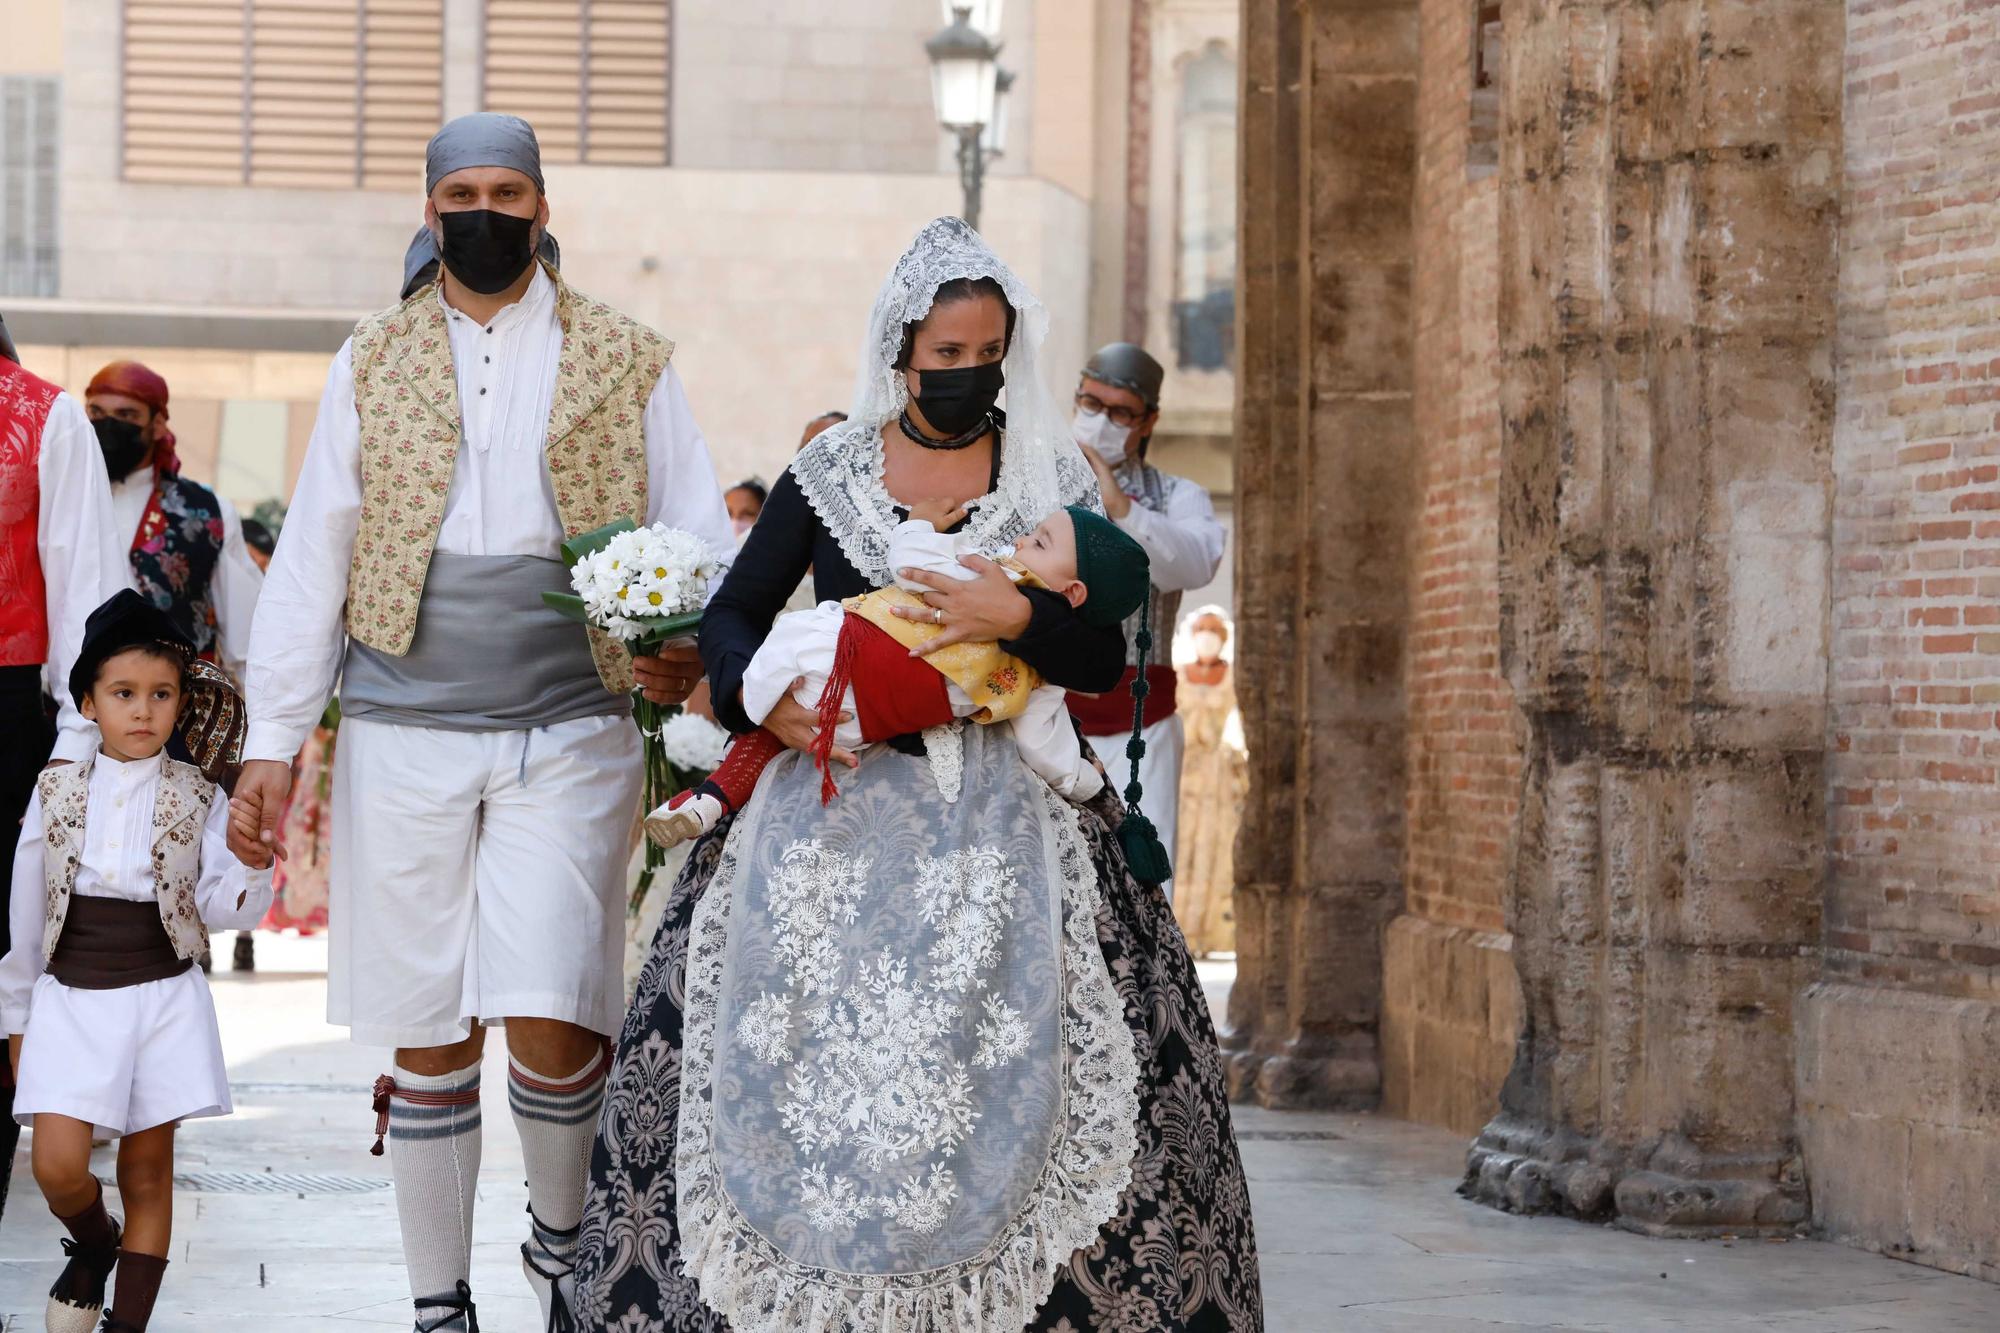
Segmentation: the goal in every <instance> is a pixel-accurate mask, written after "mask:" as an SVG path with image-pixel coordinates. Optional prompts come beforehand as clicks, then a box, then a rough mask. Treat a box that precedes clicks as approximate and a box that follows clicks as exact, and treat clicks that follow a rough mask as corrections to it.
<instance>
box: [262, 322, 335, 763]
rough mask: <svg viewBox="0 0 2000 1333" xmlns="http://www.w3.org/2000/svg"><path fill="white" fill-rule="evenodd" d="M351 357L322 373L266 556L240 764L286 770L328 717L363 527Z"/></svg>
mask: <svg viewBox="0 0 2000 1333" xmlns="http://www.w3.org/2000/svg"><path fill="white" fill-rule="evenodd" d="M353 358H354V349H353V343H352V342H351V341H350V342H348V343H347V344H344V345H343V346H342V347H341V349H340V352H339V354H338V355H337V356H335V357H334V358H333V365H332V366H331V367H330V368H328V370H327V372H326V391H325V392H324V393H323V394H321V395H320V400H319V419H318V420H317V421H316V422H314V423H313V433H312V439H311V441H310V442H309V443H308V444H307V445H306V461H305V466H304V467H303V468H302V469H301V470H300V472H299V484H298V487H297V489H296V490H295V491H294V493H293V495H292V507H291V509H290V510H289V511H288V512H287V513H286V515H285V526H284V529H283V531H282V532H281V534H280V536H279V538H278V550H277V553H276V554H275V555H273V556H272V557H271V571H270V573H269V574H267V575H266V576H265V579H264V589H263V593H262V594H261V596H259V598H258V599H257V611H256V617H255V619H254V621H253V622H252V627H251V630H250V659H249V664H248V666H247V667H246V669H245V673H244V683H245V693H246V694H247V695H248V696H249V709H250V733H249V736H248V737H247V738H246V739H245V741H244V745H243V757H244V758H245V759H246V760H249V759H275V760H278V761H279V762H280V763H287V764H289V763H290V762H291V761H292V758H293V757H294V756H295V755H297V754H298V752H299V747H300V746H301V745H303V744H305V739H306V737H307V736H309V735H311V734H312V729H313V727H314V725H315V724H317V723H318V722H319V719H320V714H321V713H323V712H325V711H326V701H327V700H328V699H329V698H331V697H332V695H333V685H334V680H335V678H336V677H337V676H338V675H339V673H340V659H341V656H342V653H343V652H344V651H345V648H346V641H347V632H346V627H345V626H344V624H343V623H342V618H341V613H342V610H343V609H344V608H345V607H346V605H347V567H348V564H349V563H350V562H351V561H352V560H353V558H354V534H355V531H356V529H357V528H358V526H359V525H360V521H361V417H360V414H359V413H357V412H356V411H355V410H354V359H353Z"/></svg>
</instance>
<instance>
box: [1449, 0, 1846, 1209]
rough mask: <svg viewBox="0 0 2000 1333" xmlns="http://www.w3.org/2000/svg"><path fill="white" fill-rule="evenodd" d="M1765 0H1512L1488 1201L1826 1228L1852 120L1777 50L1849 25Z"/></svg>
mask: <svg viewBox="0 0 2000 1333" xmlns="http://www.w3.org/2000/svg"><path fill="white" fill-rule="evenodd" d="M1751 8H1753V7H1752V6H1748V5H1741V4H1730V3H1722V2H1721V0H1704V2H1699V3H1697V2H1695V0H1688V2H1687V3H1671V2H1670V3H1662V4H1658V5H1652V4H1639V3H1619V2H1618V0H1607V2H1605V3H1581V2H1570V3H1552V2H1551V3H1536V2H1534V0H1522V2H1520V3H1515V4H1512V5H1509V6H1508V9H1507V11H1506V21H1507V35H1506V53H1507V61H1506V68H1505V75H1504V81H1503V96H1502V102H1503V108H1504V112H1503V126H1504V128H1503V148H1502V154H1501V157H1502V171H1501V190H1502V198H1503V205H1502V208H1501V213H1500V217H1501V229H1502V233H1503V239H1502V242H1501V250H1502V270H1501V286H1502V297H1501V305H1500V311H1501V363H1502V371H1501V375H1502V402H1503V412H1504V418H1505V421H1506V432H1507V433H1506V452H1505V456H1504V460H1503V471H1502V482H1501V493H1502V495H1503V497H1505V499H1504V501H1503V503H1504V504H1505V509H1504V510H1503V514H1502V520H1501V529H1500V534H1501V535H1500V563H1501V588H1502V599H1503V607H1504V608H1505V609H1504V612H1503V615H1504V622H1503V623H1504V629H1503V634H1504V642H1505V651H1504V660H1505V661H1506V663H1507V668H1508V675H1509V679H1510V680H1511V681H1512V683H1513V685H1514V689H1515V695H1516V698H1517V700H1518V701H1519V702H1520V704H1521V706H1522V708H1523V710H1524V714H1525V716H1526V719H1527V737H1528V738H1527V746H1526V774H1525V782H1524V791H1523V807H1522V812H1521V817H1520V820H1519V822H1518V824H1517V827H1516V857H1515V862H1514V865H1513V867H1512V871H1511V875H1510V881H1509V889H1510V894H1511V900H1510V902H1509V924H1510V926H1511V927H1512V929H1513V931H1514V935H1515V950H1514V952H1515V957H1516V959H1517V960H1518V963H1519V969H1520V977H1521V983H1522V989H1523V996H1524V1000H1525V1010H1524V1012H1525V1032H1524V1037H1523V1040H1522V1043H1521V1046H1520V1053H1519V1057H1518V1059H1517V1060H1516V1062H1515V1065H1514V1068H1513V1070H1512V1072H1511V1074H1510V1075H1509V1078H1508V1080H1507V1083H1506V1086H1505V1089H1504V1091H1503V1094H1502V1097H1501V1110H1500V1114H1499V1115H1498V1116H1497V1117H1496V1118H1495V1120H1494V1121H1493V1123H1492V1124H1491V1125H1489V1126H1488V1128H1487V1130H1486V1131H1485V1132H1484V1133H1483V1134H1482V1136H1481V1138H1480V1141H1479V1143H1478V1145H1476V1147H1475V1149H1474V1151H1473V1154H1472V1156H1471V1159H1470V1162H1469V1169H1468V1181H1467V1188H1468V1191H1469V1192H1470V1193H1472V1194H1473V1195H1474V1196H1475V1197H1479V1198H1483V1199H1486V1200H1488V1201H1490V1202H1493V1203H1497V1204H1500V1205H1502V1206H1506V1207H1511V1208H1519V1209H1523V1210H1528V1211H1534V1210H1542V1209H1561V1210H1566V1211H1570V1212H1575V1213H1579V1214H1583V1215H1586V1216H1612V1217H1616V1218H1617V1219H1618V1220H1619V1221H1620V1222H1622V1223H1624V1224H1625V1225H1628V1226H1633V1227H1637V1228H1640V1229H1645V1230H1650V1231H1659V1232H1668V1233H1675V1232H1689V1231H1694V1232H1699V1231H1704V1230H1712V1229H1716V1228H1741V1229H1770V1228H1783V1227H1789V1226H1792V1225H1795V1224H1796V1223H1797V1222H1798V1221H1799V1220H1800V1219H1801V1218H1802V1217H1803V1215H1804V1191H1803V1188H1802V1185H1801V1183H1800V1180H1799V1173H1798V1169H1797V1165H1796V1157H1797V1146H1796V1141H1795V1131H1794V1117H1793V1101H1792V1096H1791V1088H1790V1081H1791V1077H1790V1072H1789V1066H1788V1064H1787V1061H1786V1053H1787V1052H1788V1051H1789V1050H1790V1048H1791V1046H1790V1043H1791V1034H1792V1022H1791V1007H1792V1006H1791V999H1792V995H1793V994H1794V992H1795V991H1796V989H1797V988H1798V987H1799V986H1800V985H1801V984H1802V983H1803V982H1805V981H1806V980H1808V979H1809V978H1810V976H1811V975H1812V967H1813V958H1814V951H1815V946H1816V942H1817V937H1818V929H1819V913H1818V894H1817V878H1816V873H1815V871H1816V866H1817V865H1818V858H1819V856H1820V854H1821V853H1820V850H1819V849H1820V847H1821V845H1822V839H1821V821H1822V815H1821V809H1822V804H1821V797H1820V786H1819V776H1818V772H1819V753H1820V749H1821V746H1822V743H1823V742H1822V736H1823V727H1824V722H1823V714H1822V711H1821V707H1820V704H1819V702H1818V701H1819V697H1820V691H1819V689H1818V687H1817V681H1816V680H1815V678H1814V676H1813V673H1812V672H1811V670H1810V665H1811V660H1812V658H1813V656H1814V655H1815V654H1818V653H1821V652H1823V648H1824V644H1825V642H1826V629H1825V625H1826V601H1825V598H1826V592H1825V587H1826V582H1825V577H1824V572H1823V571H1824V569H1825V566H1826V563H1827V559H1828V551H1827V541H1826V533H1825V529H1824V524H1823V522H1821V523H1820V524H1819V525H1818V526H1817V527H1815V524H1814V515H1815V514H1823V513H1824V511H1825V505H1826V496H1827V494H1828V491H1829V488H1830V468H1829V456H1828V442H1829V440H1830V438H1831V431H1832V417H1831V412H1830V395H1829V394H1828V393H1827V392H1826V370H1827V367H1828V365H1829V363H1830V339H1831V328H1832V314H1833V310H1832V307H1833V299H1832V297H1833V265H1832V255H1833V237H1834V222H1835V210H1834V208H1833V206H1832V203H1833V197H1834V196H1833V193H1832V190H1833V182H1832V180H1831V178H1830V175H1829V173H1828V172H1827V170H1826V163H1827V161H1828V160H1829V158H1828V155H1829V153H1830V151H1831V150H1832V149H1833V148H1834V146H1835V145H1836V144H1837V134H1838V125H1837V121H1836V120H1835V118H1834V117H1833V116H1832V114H1831V113H1830V110H1829V106H1828V103H1827V101H1826V98H1825V96H1824V92H1823V90H1820V89H1818V88H1808V87H1806V86H1805V85H1806V84H1808V83H1809V82H1810V81H1811V80H1812V79H1813V78H1815V77H1817V76H1819V75H1820V74H1821V73H1823V69H1822V65H1823V61H1815V60H1814V59H1810V58H1808V59H1804V60H1799V61H1791V62H1788V61H1786V60H1784V59H1782V58H1781V57H1780V55H1779V52H1781V51H1785V50H1791V49H1794V48H1795V49H1797V50H1798V51H1801V52H1803V53H1805V54H1806V55H1807V56H1809V57H1810V56H1811V55H1812V53H1814V52H1820V51H1825V50H1832V51H1834V52H1837V51H1838V49H1839V25H1838V22H1837V18H1838V15H1837V13H1835V12H1833V11H1830V10H1829V9H1828V8H1827V7H1826V6H1796V7H1793V6H1786V7H1783V9H1782V11H1780V9H1779V7H1772V8H1771V10H1770V11H1769V12H1768V13H1767V14H1766V15H1765V16H1764V17H1763V18H1757V17H1755V16H1753V15H1751V14H1750V13H1749V10H1750V9H1751ZM1746 64H1747V65H1748V66H1749V67H1754V68H1755V69H1758V70H1763V71H1769V73H1768V74H1756V75H1749V76H1746V75H1745V73H1744V72H1743V69H1742V68H1740V67H1739V66H1743V65H1746ZM1746 77H1753V78H1756V79H1758V80H1760V84H1759V94H1758V97H1757V98H1756V99H1754V101H1755V109H1754V117H1753V118H1754V121H1755V123H1754V124H1750V125H1745V124H1741V123H1738V120H1737V119H1736V114H1737V113H1740V114H1743V115H1749V114H1751V113H1750V112H1749V111H1747V110H1744V108H1743V107H1742V104H1741V98H1740V97H1739V95H1738V94H1739V91H1740V90H1741V89H1742V88H1743V87H1744V80H1745V78H1746ZM1773 108H1776V109H1775V110H1774V109H1773ZM1509 232H1511V233H1513V235H1512V236H1511V237H1509V236H1508V235H1507V233H1509ZM1745 357H1750V358H1751V361H1750V365H1751V371H1752V373H1751V377H1750V379H1749V380H1748V381H1747V383H1748V385H1750V386H1753V387H1754V385H1755V384H1757V383H1758V381H1759V377H1768V378H1780V377H1790V378H1801V379H1805V380H1808V381H1811V380H1812V379H1813V377H1814V376H1815V374H1816V375H1817V377H1818V383H1819V388H1818V390H1817V391H1815V392H1814V393H1813V394H1811V395H1810V396H1809V399H1808V401H1809V403H1810V404H1811V407H1812V410H1809V411H1806V412H1803V413H1800V414H1799V415H1797V416H1796V417H1793V418H1791V419H1789V420H1787V421H1785V422H1783V423H1781V424H1780V425H1778V426H1776V427H1770V428H1766V429H1764V430H1762V431H1760V432H1755V433H1753V432H1750V431H1748V430H1746V429H1744V428H1743V425H1742V420H1741V416H1740V414H1737V413H1734V412H1732V411H1730V410H1728V405H1729V404H1732V403H1734V402H1735V401H1737V398H1738V397H1739V389H1738V385H1737V383H1736V382H1735V380H1734V379H1733V378H1732V370H1731V367H1733V366H1741V365H1743V364H1744V360H1743V358H1745ZM1718 386H1720V387H1718ZM1718 405H1722V406H1723V407H1724V410H1722V411H1720V412H1718V410H1717V408H1718ZM1745 487H1747V488H1749V489H1747V490H1746V489H1744V488H1745ZM1788 488H1789V489H1788ZM1732 497H1734V500H1733V501H1732ZM1765 510H1770V511H1773V513H1774V514H1775V516H1776V517H1777V518H1778V519H1779V520H1780V522H1779V523H1778V524H1777V526H1776V528H1775V530H1772V529H1771V528H1767V527H1764V526H1761V525H1754V524H1752V523H1749V522H1746V521H1745V519H1746V516H1756V515H1759V514H1762V513H1763V512H1764V511H1765ZM1760 543H1762V544H1760Z"/></svg>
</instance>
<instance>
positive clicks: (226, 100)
mask: <svg viewBox="0 0 2000 1333" xmlns="http://www.w3.org/2000/svg"><path fill="white" fill-rule="evenodd" d="M443 11H444V4H443V0H125V69H124V92H125V104H124V113H125V114H124V133H125V142H124V152H125V176H126V178H127V179H128V180H142V181H185V182H199V183H204V184H243V183H249V184H253V185H296V186H317V187H333V188H339V187H342V186H351V185H369V186H378V187H380V186H391V187H404V186H407V185H408V184H409V182H410V181H411V179H412V178H414V177H416V176H417V174H418V172H419V171H420V169H421V164H422V160H423V146H424V142H425V141H426V140H427V139H428V138H429V136H430V134H431V132H432V131H433V130H435V129H436V127H437V124H438V118H439V116H440V114H441V112H442V98H443V74H442V66H443V61H444V12H443Z"/></svg>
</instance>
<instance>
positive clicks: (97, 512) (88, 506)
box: [0, 393, 131, 836]
mask: <svg viewBox="0 0 2000 1333" xmlns="http://www.w3.org/2000/svg"><path fill="white" fill-rule="evenodd" d="M35 471H36V478H37V480H38V482H39V487H40V492H41V496H40V503H39V506H38V509H37V512H36V515H35V544H36V548H37V551H38V554H39V555H40V557H41V561H42V584H43V588H44V591H45V593H46V595H47V614H48V623H49V658H48V669H49V690H50V692H51V693H53V694H54V695H55V697H56V700H57V704H58V708H59V711H58V714H57V720H56V748H55V753H54V755H53V757H54V758H56V759H67V760H70V761H72V762H74V761H75V760H79V759H82V758H84V757H85V756H86V755H88V754H89V753H90V752H91V751H92V750H94V749H96V748H97V745H98V737H97V724H96V723H94V722H92V721H90V720H89V719H87V718H85V717H84V716H83V714H81V713H79V712H78V711H77V710H76V702H75V701H74V700H73V699H71V698H70V695H69V669H70V666H71V665H72V664H73V663H74V662H75V661H76V655H77V652H78V651H79V650H80V649H81V648H82V647H83V626H84V622H85V621H87V620H88V619H89V618H90V613H91V612H92V611H95V610H96V609H97V608H98V607H99V606H101V605H103V603H104V601H105V599H106V598H108V597H110V596H111V595H112V594H113V593H115V592H117V591H118V590H119V589H120V588H123V587H125V586H126V584H127V583H128V582H129V570H130V566H129V565H128V564H127V563H126V558H125V552H126V550H127V548H128V547H129V546H130V545H131V543H130V541H129V539H128V540H127V541H124V542H121V541H119V540H118V524H117V520H116V519H115V518H113V516H112V512H111V480H110V478H109V477H108V476H107V475H106V474H105V471H104V452H103V450H101V449H99V448H98V445H97V432H96V431H95V430H93V429H91V425H90V418H89V417H87V416H85V415H84V411H83V405H82V404H81V403H79V402H77V401H76V399H74V398H72V397H70V396H69V395H68V394H66V393H59V394H57V395H56V400H55V402H54V403H53V404H51V405H50V407H49V415H48V419H47V420H46V421H45V422H44V423H43V424H42V443H41V450H40V452H39V453H38V454H37V456H36V460H35ZM11 833H12V830H6V831H4V832H0V836H10V835H11Z"/></svg>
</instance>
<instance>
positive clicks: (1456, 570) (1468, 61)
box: [1383, 0, 1520, 1133]
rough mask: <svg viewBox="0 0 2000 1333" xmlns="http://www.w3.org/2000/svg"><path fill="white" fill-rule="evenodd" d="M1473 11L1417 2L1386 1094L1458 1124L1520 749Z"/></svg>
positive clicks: (1465, 1100)
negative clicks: (1396, 878)
mask: <svg viewBox="0 0 2000 1333" xmlns="http://www.w3.org/2000/svg"><path fill="white" fill-rule="evenodd" d="M1476 8H1477V7H1476V6H1475V5H1472V4H1470V3H1466V2H1465V0H1425V3H1424V4H1423V5H1422V7H1421V31H1420V41H1421V43H1422V64H1421V67H1422V83H1421V86H1420V90H1419V94H1418V149H1417V187H1416V188H1417V198H1416V228H1417V256H1418V260H1417V277H1416V292H1415V325H1416V327H1415V330H1414V351H1415V358H1414V359H1415V365H1416V424H1417V452H1416V457H1415V459H1414V460H1413V465H1414V467H1415V470H1416V485H1417V502H1416V503H1417V512H1416V521H1415V523H1414V525H1413V529H1412V532H1411V553H1410V580H1411V582H1410V601H1409V606H1410V619H1409V625H1408V633H1409V640H1408V647H1407V650H1406V664H1407V666H1406V676H1405V685H1406V692H1407V698H1408V706H1409V730H1408V785H1407V788H1406V790H1405V794H1404V808H1405V811H1406V815H1407V819H1408V835H1407V844H1406V851H1405V862H1404V880H1405V884H1406V887H1407V906H1406V914H1405V915H1404V916H1403V917H1401V918H1400V919H1398V920H1397V921H1396V922H1395V923H1394V924H1393V925H1392V926H1391V927H1390V930H1389V938H1388V945H1387V951H1386V959H1385V984H1386V986H1387V990H1388V994H1387V996H1386V999H1385V1016H1384V1039H1383V1046H1384V1056H1383V1065H1384V1070H1383V1076H1384V1100H1385V1103H1386V1104H1387V1106H1388V1108H1389V1109H1390V1110H1392V1111H1394V1112H1396V1113H1398V1114H1402V1115H1409V1116H1413V1117H1415V1118H1418V1119H1422V1120H1429V1121H1434V1122H1437V1123H1441V1124H1446V1125H1449V1126H1451V1127H1452V1128H1454V1129H1459V1130H1462V1131H1465V1132H1467V1133H1470V1132H1472V1131H1475V1130H1477V1129H1478V1128H1479V1127H1480V1126H1481V1125H1482V1124H1484V1123H1485V1122H1486V1119H1487V1118H1488V1116H1490V1115H1491V1113H1492V1109H1493V1106H1494V1104H1495V1098H1496V1096H1497V1094H1498V1091H1499V1085H1500V1081H1501V1080H1502V1079H1503V1078H1504V1077H1505V1076H1506V1073H1507V1068H1508V1063H1509V1061H1510V1060H1511V1057H1512V1054H1513V1048H1514V1038H1515V1035H1516V1032H1517V1030H1518V1026H1519V1021H1520V1018H1519V1014H1520V1008H1519V1001H1518V993H1517V983H1516V981H1515V977H1514V963H1513V957H1512V952H1511V948H1510V941H1509V939H1508V937H1507V936H1506V935H1505V933H1504V932H1505V917H1504V913H1503V910H1502V892H1503V889H1504V887H1505V883H1506V847H1507V839H1508V833H1509V830H1510V828H1511V826H1512V823H1513V819H1514V808H1515V802H1516V791H1517V788H1518V786H1519V772H1520V748H1519V743H1518V740H1517V737H1516V731H1515V727H1516V723H1515V713H1514V705H1513V697H1512V693H1511V691H1510V690H1509V689H1508V687H1507V683H1506V681H1505V679H1504V678H1503V677H1502V676H1501V674H1500V662H1499V656H1500V601H1499V477H1500V409H1499V374H1498V371H1499V311H1498V300H1499V239H1498V238H1499V188H1498V184H1499V183H1498V178H1497V177H1496V176H1495V175H1494V174H1493V173H1492V172H1491V171H1490V170H1482V171H1479V172H1477V173H1475V172H1473V171H1470V170H1469V169H1468V157H1469V146H1470V145H1469V143H1468V139H1469V134H1470V127H1471V123H1472V81H1473V40H1472V25H1473V17H1474V12H1475V10H1476Z"/></svg>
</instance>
